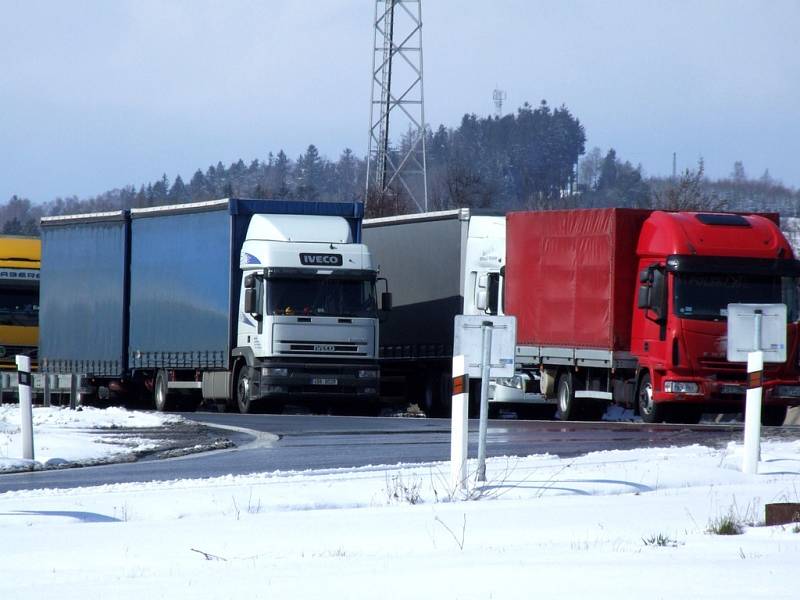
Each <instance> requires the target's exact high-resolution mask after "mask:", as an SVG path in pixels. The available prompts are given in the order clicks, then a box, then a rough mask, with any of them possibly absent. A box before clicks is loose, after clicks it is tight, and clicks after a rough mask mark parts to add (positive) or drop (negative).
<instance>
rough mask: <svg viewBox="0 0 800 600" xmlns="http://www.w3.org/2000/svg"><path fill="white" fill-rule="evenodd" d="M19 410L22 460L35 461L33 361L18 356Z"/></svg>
mask: <svg viewBox="0 0 800 600" xmlns="http://www.w3.org/2000/svg"><path fill="white" fill-rule="evenodd" d="M17 377H18V378H19V379H18V381H19V410H20V416H21V418H20V421H21V425H22V458H26V459H29V460H33V403H32V402H31V359H30V358H29V357H27V356H23V355H21V354H17Z"/></svg>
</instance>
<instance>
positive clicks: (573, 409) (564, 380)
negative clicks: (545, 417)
mask: <svg viewBox="0 0 800 600" xmlns="http://www.w3.org/2000/svg"><path fill="white" fill-rule="evenodd" d="M556 398H557V399H558V412H557V413H556V416H557V417H558V418H559V419H561V420H562V421H572V420H574V419H575V418H577V416H578V402H577V401H576V400H575V383H574V382H573V380H572V374H571V373H562V374H561V376H560V377H559V378H558V385H557V386H556Z"/></svg>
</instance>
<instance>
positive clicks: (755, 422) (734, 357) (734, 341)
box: [727, 304, 786, 475]
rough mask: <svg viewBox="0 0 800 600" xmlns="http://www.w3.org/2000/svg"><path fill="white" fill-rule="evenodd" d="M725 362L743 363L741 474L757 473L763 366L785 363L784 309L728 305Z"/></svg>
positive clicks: (780, 307)
mask: <svg viewBox="0 0 800 600" xmlns="http://www.w3.org/2000/svg"><path fill="white" fill-rule="evenodd" d="M727 358H728V361H730V362H747V396H746V400H745V412H744V460H743V461H742V472H744V473H747V474H750V475H753V474H755V473H757V472H758V461H759V458H760V454H761V397H762V389H763V386H764V363H765V362H770V363H782V362H786V305H785V304H729V305H728V356H727Z"/></svg>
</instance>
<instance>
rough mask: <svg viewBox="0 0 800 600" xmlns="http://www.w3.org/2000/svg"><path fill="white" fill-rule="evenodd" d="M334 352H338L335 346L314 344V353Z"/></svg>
mask: <svg viewBox="0 0 800 600" xmlns="http://www.w3.org/2000/svg"><path fill="white" fill-rule="evenodd" d="M334 350H336V346H333V345H327V344H325V345H323V344H314V352H333V351H334Z"/></svg>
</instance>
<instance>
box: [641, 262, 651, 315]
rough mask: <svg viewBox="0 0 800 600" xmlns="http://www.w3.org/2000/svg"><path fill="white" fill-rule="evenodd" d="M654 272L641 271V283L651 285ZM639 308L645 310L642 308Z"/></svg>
mask: <svg viewBox="0 0 800 600" xmlns="http://www.w3.org/2000/svg"><path fill="white" fill-rule="evenodd" d="M652 273H653V272H652V271H651V270H650V269H643V270H641V271H639V283H651V282H652V278H651V276H652ZM639 308H644V307H642V306H640V307H639Z"/></svg>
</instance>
